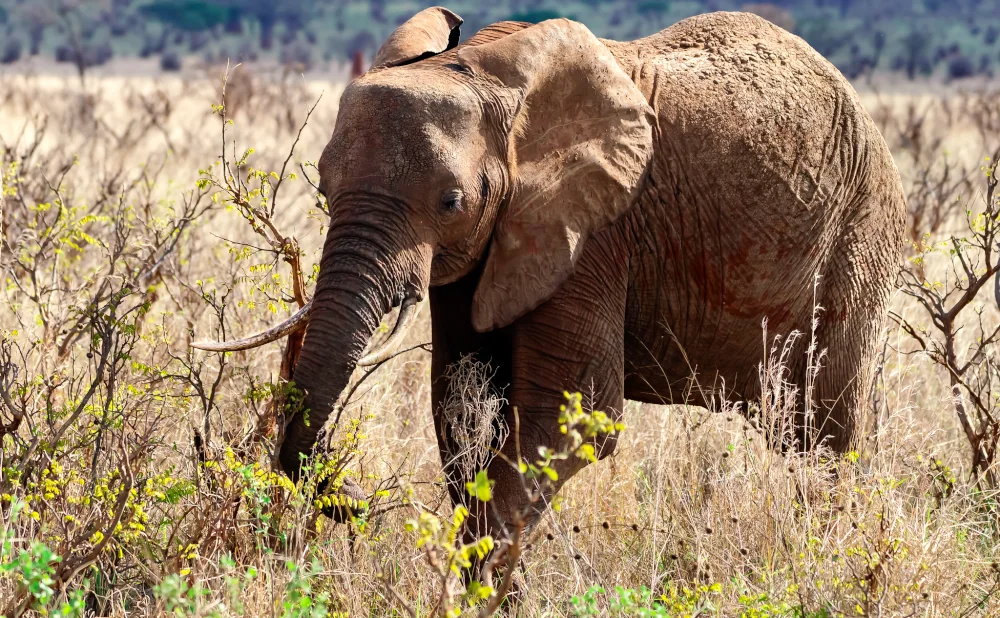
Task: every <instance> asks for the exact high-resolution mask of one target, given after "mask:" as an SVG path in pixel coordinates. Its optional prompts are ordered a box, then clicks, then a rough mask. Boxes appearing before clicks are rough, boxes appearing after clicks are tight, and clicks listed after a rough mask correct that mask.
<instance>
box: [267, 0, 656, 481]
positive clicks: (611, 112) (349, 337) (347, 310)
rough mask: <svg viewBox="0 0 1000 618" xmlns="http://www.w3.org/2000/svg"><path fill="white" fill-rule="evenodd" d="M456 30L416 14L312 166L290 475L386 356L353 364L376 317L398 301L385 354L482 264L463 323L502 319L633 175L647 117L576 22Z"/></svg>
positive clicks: (548, 279)
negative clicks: (315, 182)
mask: <svg viewBox="0 0 1000 618" xmlns="http://www.w3.org/2000/svg"><path fill="white" fill-rule="evenodd" d="M460 23H461V19H459V18H458V17H457V16H456V15H454V14H453V13H451V12H450V11H447V10H445V9H441V8H432V9H427V10H425V11H422V12H420V13H418V14H417V15H416V16H414V17H413V18H412V19H411V20H410V21H408V22H406V23H404V24H403V25H401V26H400V27H399V29H398V30H397V31H396V32H395V33H393V35H392V36H391V37H390V38H389V39H388V41H387V42H386V44H385V45H384V46H383V47H382V49H381V50H380V51H379V52H378V54H377V56H376V57H375V66H374V67H373V68H372V69H371V70H370V71H369V72H368V73H367V74H365V75H363V76H361V77H359V78H358V79H356V80H354V81H353V82H351V83H350V84H349V85H348V86H347V88H346V90H345V91H344V94H343V97H342V98H341V101H340V111H339V115H338V117H337V124H336V128H335V129H334V132H333V137H332V138H331V140H330V142H329V144H328V145H327V146H326V149H325V150H324V152H323V155H322V157H321V159H320V161H319V172H320V179H321V182H320V187H321V190H322V192H323V193H324V194H325V195H326V198H327V201H328V204H329V206H330V214H331V220H330V227H329V232H328V234H327V237H326V241H325V245H324V249H323V256H322V261H321V263H320V270H319V276H318V281H317V285H316V292H315V295H314V298H313V301H312V307H311V311H310V312H308V329H307V331H306V335H305V342H304V345H303V349H302V352H301V355H300V357H299V359H298V363H297V365H296V366H295V370H294V381H295V383H296V384H297V385H298V386H299V387H301V388H303V389H304V390H305V392H306V398H305V403H306V407H307V408H308V409H309V413H308V415H307V416H308V418H303V417H302V416H300V417H298V418H296V419H294V420H293V421H292V422H291V424H290V425H289V427H288V430H287V434H286V438H285V442H284V445H283V446H282V450H281V456H280V460H281V463H282V465H283V467H284V469H285V471H286V472H287V473H288V474H290V475H291V476H292V477H295V476H296V475H297V472H298V469H299V465H300V455H301V454H308V453H309V452H310V451H311V449H312V447H313V445H314V443H315V441H316V437H317V433H318V432H319V430H320V428H321V427H322V426H323V424H324V423H325V422H326V420H327V418H328V416H329V414H330V413H331V410H332V409H333V408H334V405H335V403H336V401H337V398H338V397H339V396H340V394H341V392H342V391H343V390H344V388H345V386H346V385H347V382H348V379H349V377H350V375H351V373H352V371H353V369H354V368H355V366H356V365H357V364H358V363H359V361H360V362H361V363H363V364H372V363H374V362H377V361H379V360H381V359H383V358H385V357H386V356H387V354H386V350H385V348H383V349H382V350H376V351H375V352H372V353H371V354H369V355H367V356H366V357H365V358H362V355H363V352H364V350H365V348H366V346H367V345H368V343H369V339H370V338H371V337H372V334H373V332H374V331H375V329H376V327H377V326H378V325H379V323H380V321H381V320H382V318H383V316H384V315H385V314H386V313H388V312H389V311H390V310H391V309H392V308H393V307H397V306H401V309H400V317H399V319H398V320H397V324H396V328H395V330H394V332H393V333H392V334H391V335H390V336H389V338H388V340H387V341H389V342H390V344H389V345H390V346H391V345H392V343H395V342H397V341H398V340H399V338H400V335H401V332H402V330H403V329H404V328H405V326H406V322H407V321H408V320H409V317H410V316H411V315H412V309H413V307H414V306H415V305H416V303H418V302H419V301H420V300H421V299H423V298H424V296H425V295H426V294H427V289H428V287H429V286H434V285H440V284H444V283H448V282H451V281H455V280H457V279H458V278H460V277H462V276H464V275H466V274H468V273H469V272H470V271H472V270H473V269H474V268H475V267H476V266H477V265H478V264H479V263H480V262H481V261H483V260H485V264H484V265H483V268H482V275H481V277H480V280H479V282H478V288H477V289H476V292H475V296H474V298H473V309H472V315H471V316H470V317H471V321H472V324H473V326H474V327H475V328H476V329H477V330H480V331H487V330H490V329H494V328H498V327H502V326H505V325H507V324H510V323H511V322H512V321H514V320H515V319H517V318H518V317H520V316H521V315H523V314H525V313H526V312H528V311H530V310H531V309H533V308H534V307H536V306H538V305H539V304H541V303H542V302H544V301H545V300H546V299H547V298H549V297H550V296H551V295H552V294H553V293H554V292H555V290H556V289H557V288H558V286H559V285H560V284H561V283H562V282H563V281H564V280H565V279H566V278H567V277H568V276H569V275H570V273H571V272H572V271H573V265H574V262H575V261H576V259H577V258H578V257H579V255H580V252H581V250H582V247H583V244H584V242H585V241H586V240H587V238H588V236H590V235H591V234H593V233H595V232H596V231H598V230H600V229H601V228H602V227H604V226H606V225H608V224H609V223H610V222H612V221H613V220H615V218H617V217H618V216H619V215H621V214H622V213H623V212H624V211H625V210H627V209H628V208H629V206H630V204H631V203H632V202H633V200H634V197H635V193H636V191H637V187H638V185H639V182H640V180H641V179H642V177H643V175H644V173H645V170H646V167H647V164H648V162H649V159H650V155H651V149H652V128H651V126H652V122H653V121H652V118H653V114H652V110H651V109H650V108H649V106H648V104H647V102H646V99H645V97H644V96H643V94H642V93H641V92H640V91H639V89H638V88H637V87H636V86H635V84H634V83H633V82H632V80H631V79H630V78H629V77H628V76H627V75H626V74H625V73H624V72H623V71H622V69H621V67H620V66H619V65H618V63H617V62H616V61H615V59H614V58H613V57H612V55H611V53H610V52H609V50H608V48H607V47H605V45H604V44H602V43H601V41H600V40H598V39H597V38H596V37H595V36H594V35H593V34H592V33H591V32H590V31H589V30H587V28H586V27H584V26H583V25H581V24H579V23H575V22H572V21H568V20H565V19H557V20H552V21H546V22H543V23H540V24H537V25H528V24H516V23H509V22H507V23H502V24H497V25H495V26H491V27H489V28H487V29H485V30H483V31H480V32H479V33H478V34H477V35H476V36H474V37H473V38H472V39H470V40H469V41H468V42H466V43H465V44H463V45H461V46H457V47H456V44H457V38H458V37H457V28H458V25H459V24H460ZM302 318H303V320H304V319H305V312H303V316H302ZM288 328H290V326H288V325H283V327H278V328H275V329H273V330H272V333H285V332H287V330H288ZM261 340H266V338H264V339H258V340H257V341H261Z"/></svg>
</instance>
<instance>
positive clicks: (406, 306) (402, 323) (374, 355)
mask: <svg viewBox="0 0 1000 618" xmlns="http://www.w3.org/2000/svg"><path fill="white" fill-rule="evenodd" d="M418 303H419V301H418V300H417V299H416V298H407V299H406V300H404V301H403V306H402V307H400V309H399V317H398V318H396V326H394V327H393V329H392V333H391V334H390V335H389V337H388V338H387V339H386V340H385V341H383V342H382V343H381V344H379V345H378V346H377V347H376V348H375V349H374V350H372V351H371V352H369V353H368V354H366V355H365V356H364V358H362V359H361V360H359V361H358V365H359V366H361V367H370V366H372V365H377V364H379V363H381V362H383V361H386V360H388V359H389V358H390V357H391V356H392V353H393V352H395V351H396V348H397V347H399V344H400V343H401V342H402V341H403V336H404V335H405V334H406V329H407V328H409V326H410V324H411V323H412V322H413V318H415V317H416V315H417V310H418V309H419V308H420V305H419V304H418Z"/></svg>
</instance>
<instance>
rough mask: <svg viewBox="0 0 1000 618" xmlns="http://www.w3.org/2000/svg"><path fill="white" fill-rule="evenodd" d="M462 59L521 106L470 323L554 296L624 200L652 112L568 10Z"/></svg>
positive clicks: (463, 53) (637, 172) (643, 158)
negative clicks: (506, 186)
mask: <svg viewBox="0 0 1000 618" xmlns="http://www.w3.org/2000/svg"><path fill="white" fill-rule="evenodd" d="M458 61H459V63H460V64H462V65H463V66H465V67H466V68H468V69H470V70H472V71H473V73H476V74H488V75H492V76H493V77H494V78H496V79H497V80H499V81H500V82H501V83H502V84H503V85H504V86H506V87H508V88H510V89H511V90H512V91H513V92H515V93H516V97H515V98H517V99H518V100H519V103H520V105H519V107H518V110H517V111H516V112H515V118H514V123H513V128H512V130H511V134H510V144H509V150H510V152H509V159H510V162H509V164H510V168H511V170H512V171H513V174H514V189H513V191H512V194H511V196H510V198H509V200H508V201H507V203H506V205H505V206H504V208H503V210H502V211H501V212H500V214H499V215H498V217H497V223H496V227H495V228H494V231H493V241H492V244H491V246H490V249H489V257H488V258H487V260H486V265H485V268H484V270H483V274H482V278H481V279H480V282H479V287H478V288H477V289H476V293H475V297H474V299H473V307H472V324H473V326H475V328H476V329H477V330H479V331H486V330H490V329H493V328H499V327H502V326H506V325H507V324H510V323H511V322H512V321H514V320H515V319H517V318H518V317H520V316H522V315H523V314H525V313H526V312H528V311H530V310H532V309H534V308H535V307H537V306H538V305H540V304H541V303H543V302H545V301H546V300H547V299H548V298H549V297H550V296H552V294H553V293H554V292H555V291H556V289H557V288H558V287H559V285H561V284H562V283H563V282H564V281H565V280H566V278H567V277H569V275H570V273H572V272H573V266H574V264H575V262H576V260H577V258H578V257H579V256H580V253H581V251H582V250H583V245H584V243H585V242H586V240H587V238H588V237H589V236H591V235H593V234H594V233H596V232H597V231H599V230H600V229H601V228H603V227H605V226H607V225H608V224H609V223H611V222H612V221H614V220H615V219H616V218H617V217H618V216H619V215H621V214H622V213H623V212H625V211H626V210H627V209H628V208H629V206H630V205H631V204H632V202H633V200H634V199H635V195H636V193H637V189H638V186H639V183H640V182H641V180H642V179H643V178H644V174H645V170H646V166H647V164H648V163H649V160H650V157H651V155H652V140H653V138H652V125H653V123H654V119H653V111H652V109H651V108H650V107H649V104H648V103H647V102H646V98H645V97H644V96H643V94H642V92H641V91H640V90H639V89H638V88H637V87H636V85H635V84H634V83H633V82H632V80H631V79H629V77H628V76H627V75H626V74H625V72H624V71H622V69H621V67H620V66H619V65H618V63H617V61H616V60H615V59H614V57H613V56H612V55H611V53H610V52H609V51H608V49H607V47H605V46H604V44H602V43H601V42H600V41H599V40H598V39H597V37H595V36H594V35H593V34H592V33H591V32H590V30H588V29H587V28H586V27H585V26H583V25H582V24H579V23H576V22H572V21H569V20H566V19H556V20H551V21H545V22H542V23H540V24H537V25H535V26H532V27H530V28H526V29H524V30H521V31H519V32H515V33H513V34H510V35H508V36H506V37H504V38H502V39H499V40H497V41H493V42H490V43H485V44H483V45H478V46H475V47H471V46H467V47H463V48H461V49H459V52H458ZM594 293H595V294H597V293H599V291H598V290H595V291H594Z"/></svg>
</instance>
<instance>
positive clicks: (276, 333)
mask: <svg viewBox="0 0 1000 618" xmlns="http://www.w3.org/2000/svg"><path fill="white" fill-rule="evenodd" d="M311 308H312V301H311V300H310V301H309V302H307V303H306V304H305V305H303V307H302V308H301V309H299V310H298V311H296V312H295V313H293V314H292V315H291V317H289V318H288V319H287V320H285V321H284V322H282V323H281V324H278V325H277V326H275V327H273V328H269V329H267V330H266V331H264V332H262V333H257V334H256V335H251V336H250V337H245V338H243V339H237V340H236V341H195V342H194V343H192V344H191V347H192V348H198V349H199V350H208V351H210V352H235V351H237V350H249V349H250V348H257V347H260V346H262V345H264V344H265V343H271V342H272V341H276V340H278V339H281V338H282V337H284V336H286V335H290V334H292V333H294V332H296V331H298V330H302V329H303V328H305V327H306V324H308V323H309V309H311Z"/></svg>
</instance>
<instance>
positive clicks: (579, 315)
mask: <svg viewBox="0 0 1000 618" xmlns="http://www.w3.org/2000/svg"><path fill="white" fill-rule="evenodd" d="M595 240H596V239H595ZM609 244H610V243H601V242H594V241H592V242H591V246H592V247H588V249H587V251H586V252H585V253H584V255H583V256H581V258H580V263H579V264H578V267H577V270H576V272H575V273H574V275H572V276H571V277H570V279H569V280H568V281H567V282H566V283H565V284H564V285H563V286H562V287H561V288H560V290H559V291H558V292H557V293H556V295H555V296H553V297H552V298H551V299H549V300H548V301H547V302H546V303H544V304H543V305H541V306H540V307H538V308H537V309H535V310H534V311H532V312H531V313H530V314H528V315H527V316H525V317H524V318H522V319H521V320H519V321H518V322H517V323H516V326H515V331H514V339H513V350H512V356H513V375H512V383H511V390H510V395H509V400H510V409H509V410H508V411H507V423H508V428H509V430H510V433H509V435H508V437H507V439H506V441H505V443H504V446H503V449H502V455H503V456H502V457H497V458H495V459H494V460H493V462H492V463H491V465H490V468H489V471H488V473H489V477H490V479H492V480H493V481H495V486H494V488H493V499H492V501H491V502H490V503H489V505H488V507H487V509H486V511H487V516H488V524H489V528H490V531H491V533H492V534H494V536H498V535H499V536H503V535H505V534H508V533H509V532H510V531H511V530H512V529H513V527H515V526H516V524H517V522H519V521H521V522H523V523H524V524H525V525H526V526H527V527H530V526H531V525H533V523H534V522H535V520H536V519H537V517H538V515H539V514H540V513H541V512H542V511H543V510H544V508H545V506H546V504H547V503H548V500H549V498H551V496H552V494H553V493H554V492H555V491H557V490H558V488H559V487H560V486H561V485H562V484H563V483H564V482H566V481H567V480H568V479H569V478H570V477H572V476H573V475H574V474H575V473H576V472H577V471H579V470H580V469H581V468H582V467H583V466H584V465H585V464H586V461H585V460H583V459H581V458H579V457H577V456H575V455H573V454H570V455H569V457H567V458H566V459H564V460H559V461H556V462H554V464H553V467H554V468H555V470H556V471H557V473H558V480H557V481H556V482H554V483H552V484H551V485H550V486H549V487H548V488H547V489H546V490H545V491H543V492H541V495H537V496H536V499H534V500H533V499H532V497H531V494H532V493H533V492H534V490H535V487H534V486H533V483H532V482H531V481H529V480H528V479H527V478H526V477H525V476H524V475H522V474H521V473H520V472H519V471H518V469H517V468H516V467H515V465H514V464H516V462H518V460H519V458H520V460H522V461H525V460H526V461H527V462H529V463H534V462H536V461H538V460H540V459H541V457H540V455H539V448H540V447H547V448H550V449H553V450H555V451H557V452H558V451H562V450H565V449H566V448H567V438H566V436H565V435H563V434H562V433H561V432H560V427H559V425H560V423H559V420H558V419H559V416H560V406H561V405H563V404H564V403H566V398H565V396H564V392H567V391H568V392H571V393H572V392H580V393H582V394H583V404H584V408H585V409H588V410H602V411H604V412H605V413H607V414H608V415H609V416H611V417H612V418H615V419H617V418H620V415H621V411H622V408H623V405H624V386H623V381H624V315H625V291H626V289H625V288H626V285H627V272H626V269H627V265H626V263H625V260H624V259H621V258H618V257H616V256H614V255H613V251H612V250H611V249H609V247H608V245H609ZM616 440H617V436H614V435H610V436H606V437H603V438H599V439H598V440H597V443H596V444H595V450H596V454H597V456H598V457H600V458H603V457H607V456H608V455H610V454H611V453H612V452H613V451H614V448H615V443H616Z"/></svg>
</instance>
